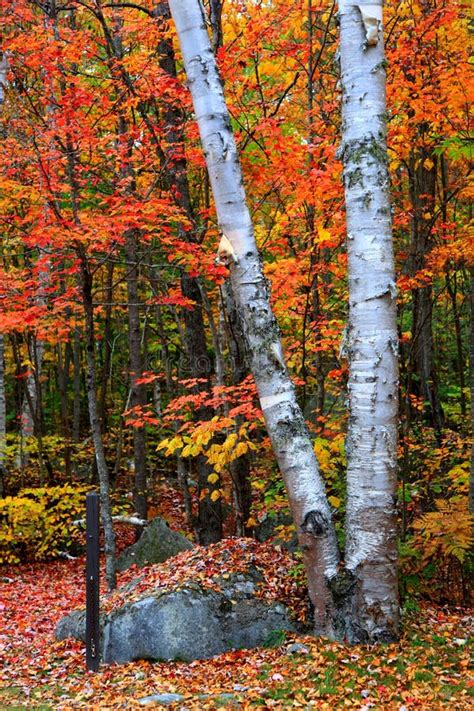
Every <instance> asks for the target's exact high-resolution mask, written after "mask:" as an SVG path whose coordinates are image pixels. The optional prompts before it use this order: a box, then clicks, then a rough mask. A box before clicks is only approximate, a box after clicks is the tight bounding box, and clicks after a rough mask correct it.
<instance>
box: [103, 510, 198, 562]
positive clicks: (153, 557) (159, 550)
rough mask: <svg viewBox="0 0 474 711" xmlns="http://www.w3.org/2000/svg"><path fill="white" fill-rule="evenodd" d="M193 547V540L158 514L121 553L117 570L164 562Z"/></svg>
mask: <svg viewBox="0 0 474 711" xmlns="http://www.w3.org/2000/svg"><path fill="white" fill-rule="evenodd" d="M193 547H194V546H193V544H192V543H191V541H188V539H187V538H186V537H185V536H182V535H181V534H180V533H178V532H177V531H173V530H171V528H170V527H169V526H168V524H167V523H166V521H165V520H164V519H162V518H160V517H159V516H157V517H156V518H154V519H153V520H152V521H150V523H149V524H148V526H147V527H146V528H145V530H144V531H143V533H142V535H141V537H140V538H139V540H138V541H137V542H136V543H134V544H133V545H131V546H129V547H128V548H126V549H125V550H124V551H123V552H122V553H121V554H120V556H119V558H118V560H117V570H118V571H122V570H127V568H129V567H130V566H131V565H136V566H137V567H138V568H143V566H145V565H151V564H153V563H163V562H164V561H165V560H167V559H168V558H172V557H173V556H175V555H178V553H181V551H187V550H190V549H191V548H193Z"/></svg>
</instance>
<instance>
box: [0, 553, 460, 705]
mask: <svg viewBox="0 0 474 711" xmlns="http://www.w3.org/2000/svg"><path fill="white" fill-rule="evenodd" d="M225 546H226V547H227V549H228V555H227V557H225V559H223V557H222V552H223V547H222V544H219V545H218V546H214V547H211V548H210V549H207V550H205V549H201V548H197V549H194V550H192V551H189V552H186V553H184V554H181V555H180V556H179V557H178V560H177V561H176V560H175V562H174V564H173V565H168V566H166V565H165V566H161V567H160V568H159V569H158V568H156V567H153V568H150V570H149V571H148V574H147V578H148V580H149V579H150V578H151V577H153V580H154V583H155V584H158V585H164V584H166V582H167V578H168V582H169V583H170V584H172V585H173V586H178V585H180V584H181V583H182V581H183V580H184V579H185V578H186V576H187V575H189V572H190V571H193V572H194V576H195V578H197V579H199V582H200V583H201V584H214V583H213V582H211V581H212V580H215V576H216V575H224V576H225V575H228V574H230V572H232V570H235V569H237V568H238V569H240V570H242V569H244V568H245V566H246V565H249V564H255V563H257V564H258V566H260V567H261V569H264V570H265V575H266V580H267V585H266V592H264V591H263V588H262V594H264V595H265V596H267V597H270V598H271V597H273V596H275V595H278V596H279V597H280V598H281V597H282V596H283V597H284V600H283V601H285V602H286V603H287V604H288V605H289V606H291V607H292V608H293V610H294V612H295V614H296V615H297V616H299V617H300V619H301V617H302V615H303V612H302V611H303V607H302V596H301V593H300V592H299V589H298V585H297V575H296V578H295V577H294V576H293V575H290V576H288V571H289V570H292V572H293V573H294V572H295V570H294V561H292V560H291V558H290V557H289V556H287V554H286V553H283V552H279V551H274V549H271V548H270V546H259V545H258V544H255V543H253V542H248V543H247V544H242V543H241V542H239V541H227V542H226V544H225ZM272 550H273V551H274V552H273V553H272V552H271V551H272ZM262 558H264V559H263V560H262ZM292 566H293V568H292ZM130 575H131V573H130V572H128V573H125V574H124V575H123V576H122V577H121V584H122V585H123V584H124V582H126V581H127V580H128V579H129V578H130ZM135 594H138V591H135V592H134V595H135ZM119 597H120V593H116V594H115V595H114V597H113V599H111V600H110V601H109V602H108V603H107V605H108V606H111V605H113V604H115V602H116V601H117V600H118V599H119ZM114 601H115V602H114ZM83 602H84V560H83V559H78V560H74V561H60V562H54V563H48V564H35V565H22V566H18V567H10V568H6V567H4V568H1V569H0V615H1V617H0V620H1V622H0V666H1V668H2V673H1V675H0V709H7V708H8V709H15V708H16V709H30V708H43V709H47V708H51V709H76V708H77V709H80V708H86V709H119V708H123V709H133V708H141V706H140V704H139V699H142V698H143V697H146V696H148V695H151V694H157V693H164V692H176V693H180V694H182V695H183V696H184V700H182V701H181V702H179V703H177V704H174V706H171V707H168V708H186V709H207V708H218V707H220V708H241V709H252V708H290V707H295V708H321V709H331V708H335V707H337V708H342V707H345V706H347V707H349V708H357V709H370V708H374V709H412V708H414V709H415V708H422V709H431V708H432V709H436V708H442V707H444V708H448V709H468V708H472V703H473V702H472V697H470V692H471V693H472V690H473V683H472V681H471V682H470V681H469V677H468V671H469V669H468V664H469V656H468V655H469V638H468V636H469V626H470V622H471V623H472V618H469V616H468V613H467V611H466V610H454V611H453V610H449V611H448V610H445V609H439V608H432V607H422V608H421V609H420V610H417V611H416V613H411V614H410V615H407V616H406V618H405V632H404V635H403V638H402V640H401V641H400V643H399V644H392V645H384V646H379V647H372V648H368V649H367V648H354V647H352V648H351V647H346V646H344V645H342V644H335V643H329V642H326V641H322V640H316V639H313V638H311V637H298V638H296V637H295V636H291V635H288V636H287V637H286V638H281V637H280V638H278V636H276V638H275V640H274V641H275V644H276V645H277V646H274V647H271V648H265V649H263V648H262V649H258V650H239V651H234V652H229V653H227V654H224V655H221V656H220V657H215V658H213V659H210V660H204V661H196V662H193V663H182V662H177V663H160V664H158V663H155V664H153V663H150V662H145V661H143V662H135V663H133V664H127V665H123V666H103V667H102V668H101V671H100V672H99V673H98V674H90V673H87V672H86V671H85V670H84V648H83V645H82V643H79V642H76V641H71V640H67V641H64V642H55V641H54V638H53V630H54V627H55V624H56V622H57V621H58V620H59V619H60V617H61V616H63V615H64V614H66V613H67V612H68V611H69V610H71V609H72V608H74V607H76V606H78V605H81V604H83ZM471 631H472V630H471ZM295 642H298V643H299V644H298V646H296V647H295V646H293V647H292V644H293V645H294V643H295ZM222 694H224V695H227V696H222ZM154 707H155V708H160V706H158V705H155V706H154Z"/></svg>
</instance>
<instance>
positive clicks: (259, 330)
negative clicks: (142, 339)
mask: <svg viewBox="0 0 474 711" xmlns="http://www.w3.org/2000/svg"><path fill="white" fill-rule="evenodd" d="M169 4H170V9H171V14H172V16H173V20H174V23H175V25H176V30H177V34H178V39H179V43H180V46H181V51H182V55H183V59H184V65H185V69H186V73H187V77H188V85H189V88H190V91H191V95H192V99H193V104H194V110H195V114H196V119H197V122H198V126H199V131H200V135H201V141H202V144H203V147H204V153H205V156H206V162H207V168H208V171H209V177H210V182H211V186H212V191H213V195H214V201H215V205H216V211H217V217H218V221H219V226H220V229H221V231H222V234H223V238H222V240H221V244H220V248H219V253H220V255H221V256H224V257H226V256H227V258H230V260H231V265H230V266H231V269H230V272H231V276H230V278H231V283H232V289H233V292H234V296H235V302H236V305H237V308H238V309H239V311H240V314H241V317H242V323H243V327H244V330H245V334H244V335H245V340H246V346H247V349H248V355H249V362H250V367H251V371H252V373H253V376H254V379H255V383H256V386H257V390H258V394H259V398H260V406H261V408H262V410H263V413H264V417H265V422H266V426H267V430H268V434H269V436H270V440H271V442H272V447H273V450H274V452H275V455H276V458H277V460H278V464H279V466H280V469H281V472H282V475H283V478H284V481H285V485H286V488H287V491H288V498H289V501H290V506H291V509H292V513H293V518H294V521H295V524H296V527H297V530H298V535H299V540H300V543H301V546H302V549H303V551H304V560H305V567H306V571H307V575H308V584H309V593H310V598H311V601H312V603H313V605H314V615H315V632H316V633H318V634H324V635H328V636H331V637H332V636H334V634H335V630H334V628H333V613H334V610H333V600H332V593H331V582H332V581H333V580H334V579H335V577H336V575H337V567H338V562H339V556H338V548H337V542H336V537H335V531H334V526H333V522H332V518H331V510H330V507H329V505H328V502H327V498H326V494H325V491H324V484H323V481H322V479H321V477H320V475H319V471H318V465H317V462H316V458H315V455H314V451H313V447H312V445H311V441H310V438H309V435H308V432H307V430H306V426H305V422H304V419H303V416H302V413H301V410H300V408H299V406H298V404H297V401H296V396H295V390H294V386H293V384H292V382H291V380H290V377H289V375H288V372H287V369H286V365H285V361H284V358H283V352H282V347H281V342H280V333H279V330H278V326H277V324H276V321H275V318H274V316H273V313H272V311H271V307H270V303H269V285H268V283H267V281H266V279H265V277H264V275H263V272H262V263H261V260H260V257H259V253H258V250H257V246H256V243H255V238H254V233H253V227H252V223H251V219H250V214H249V211H248V208H247V204H246V198H245V191H244V188H243V182H242V173H241V168H240V163H239V159H238V155H237V149H236V145H235V142H234V137H233V135H232V129H231V125H230V118H229V113H228V110H227V106H226V103H225V100H224V95H223V90H222V83H221V81H220V78H219V75H218V72H217V67H216V62H215V58H214V54H213V52H212V49H211V45H210V41H209V36H208V33H207V28H206V16H205V12H204V9H203V7H202V4H201V2H200V0H187V1H186V2H183V0H170V2H169Z"/></svg>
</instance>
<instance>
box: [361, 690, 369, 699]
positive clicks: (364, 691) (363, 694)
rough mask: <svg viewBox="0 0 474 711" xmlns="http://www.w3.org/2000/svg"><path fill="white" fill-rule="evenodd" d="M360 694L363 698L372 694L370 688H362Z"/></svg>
mask: <svg viewBox="0 0 474 711" xmlns="http://www.w3.org/2000/svg"><path fill="white" fill-rule="evenodd" d="M360 695H361V696H362V698H363V699H368V698H369V696H370V691H369V690H368V689H362V691H361V692H360Z"/></svg>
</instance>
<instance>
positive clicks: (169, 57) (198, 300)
mask: <svg viewBox="0 0 474 711" xmlns="http://www.w3.org/2000/svg"><path fill="white" fill-rule="evenodd" d="M155 16H156V18H157V21H158V23H160V24H163V23H166V22H169V20H170V19H171V16H170V11H169V7H168V3H164V2H160V3H158V5H157V6H156V9H155ZM158 53H159V64H160V67H161V68H162V69H163V71H165V72H166V73H167V74H168V75H169V76H170V77H172V78H173V79H175V78H176V63H175V57H174V50H173V45H172V42H171V41H170V40H169V39H168V38H167V37H165V36H163V38H162V40H161V41H160V43H159V45H158ZM163 122H164V132H165V140H166V143H167V145H168V148H167V150H166V161H167V162H166V176H167V178H166V179H167V182H168V185H169V187H170V189H171V192H172V193H173V195H174V199H175V201H176V203H177V204H178V205H179V207H180V208H181V209H182V210H183V212H184V213H185V215H186V217H187V218H188V220H189V221H190V223H191V224H192V225H193V229H192V230H191V231H189V232H183V234H182V235H181V237H182V238H184V239H187V240H189V241H190V242H195V243H197V242H199V234H198V229H197V225H196V221H195V217H194V214H193V209H192V205H191V198H190V192H189V185H188V179H187V164H186V158H185V155H184V135H183V130H182V124H183V114H182V111H181V109H180V107H178V106H173V105H172V104H167V105H166V106H165V108H164V110H163ZM181 290H182V292H183V295H184V296H186V297H187V298H189V299H191V300H192V301H193V302H194V307H193V308H191V309H184V313H183V318H184V323H185V339H186V343H185V347H186V352H187V357H188V360H189V374H190V375H191V377H192V378H199V379H204V380H205V381H207V382H203V383H198V384H197V385H196V390H197V391H203V390H208V389H209V385H210V376H211V360H210V358H209V353H208V350H207V343H206V330H205V325H204V317H203V303H202V296H201V291H200V289H199V284H198V281H197V279H196V278H195V277H191V276H189V275H188V274H186V273H185V272H184V273H183V274H182V276H181ZM212 414H213V413H212V412H211V411H209V409H208V408H200V409H199V411H197V412H196V418H197V419H200V420H209V419H211V417H212ZM196 468H197V474H198V495H199V511H198V520H197V531H198V536H199V542H200V543H202V544H204V545H206V544H209V543H215V542H216V541H219V540H221V538H222V504H221V501H220V499H217V500H216V501H213V500H212V499H211V496H212V493H213V491H214V490H217V489H219V487H220V483H219V482H215V483H213V484H211V483H210V482H209V481H208V477H209V475H210V474H211V473H212V467H211V466H210V465H209V464H208V463H207V461H206V458H205V457H204V456H203V455H200V456H198V457H196ZM205 490H207V492H208V493H207V495H206V496H204V497H202V498H201V493H202V492H203V491H205Z"/></svg>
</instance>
